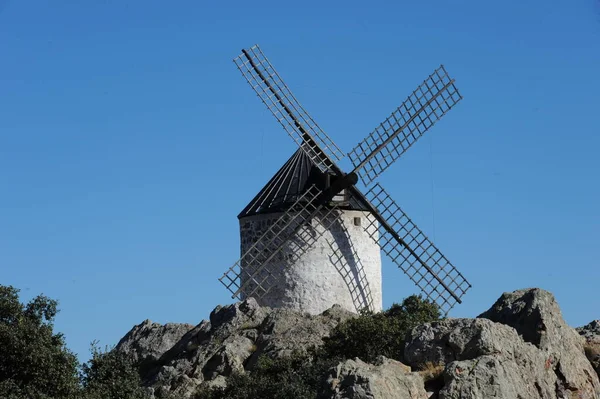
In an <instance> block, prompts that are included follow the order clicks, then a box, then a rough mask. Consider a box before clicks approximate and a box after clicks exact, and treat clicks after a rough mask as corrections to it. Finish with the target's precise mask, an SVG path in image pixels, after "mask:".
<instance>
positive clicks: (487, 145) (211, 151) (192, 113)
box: [0, 0, 600, 359]
mask: <svg viewBox="0 0 600 399" xmlns="http://www.w3.org/2000/svg"><path fill="white" fill-rule="evenodd" d="M368 3H369V5H367V2H363V1H361V2H357V1H343V2H325V1H320V2H316V1H302V2H291V3H290V2H281V1H277V2H275V1H262V2H248V1H246V2H231V1H229V2H199V1H178V2H164V1H160V2H159V1H110V0H106V1H79V2H78V1H59V0H53V1H37V2H33V1H30V2H28V1H15V0H12V1H11V0H0V54H1V55H0V57H1V58H0V190H1V195H0V283H1V284H11V285H14V286H16V287H18V288H20V289H22V290H23V291H22V293H23V299H24V300H27V299H29V298H31V297H32V296H33V295H36V294H39V293H44V294H46V295H48V296H50V297H53V298H57V299H58V300H59V301H60V307H61V309H62V310H61V313H60V314H59V316H58V318H57V321H56V326H57V328H58V330H59V331H62V332H64V333H65V334H66V337H67V343H68V345H69V346H70V347H71V348H72V349H73V350H74V351H76V352H77V353H78V354H79V355H80V356H81V358H82V359H85V358H87V356H88V345H89V343H90V342H91V341H92V340H94V339H98V340H100V344H101V345H112V344H115V343H116V342H117V341H118V339H119V338H120V337H121V336H123V335H124V334H125V333H126V332H127V331H128V330H129V329H130V328H131V327H132V326H133V325H134V324H137V323H139V322H141V321H142V320H144V319H146V318H149V319H151V320H153V321H158V322H161V323H164V322H188V323H194V324H195V323H198V322H200V320H201V319H203V318H207V317H208V315H209V312H210V311H211V310H212V309H213V308H214V307H215V306H216V305H217V304H226V303H230V302H231V299H230V297H229V296H228V293H227V292H226V291H225V289H224V288H223V287H222V286H221V285H220V284H219V283H218V281H217V278H218V277H219V276H220V275H221V274H222V273H223V271H224V270H225V269H226V268H227V267H229V266H230V265H231V264H232V263H233V262H234V261H235V260H236V259H237V258H238V257H239V231H238V221H237V219H236V215H237V213H238V212H239V211H240V210H241V209H242V208H243V207H244V206H245V205H246V203H247V202H248V201H249V200H250V199H251V198H252V197H253V195H254V194H255V193H256V192H257V191H258V190H259V189H260V188H261V187H262V186H263V185H264V183H265V182H266V181H267V180H268V179H269V178H270V177H271V175H272V173H274V172H275V171H276V170H277V169H278V168H279V166H280V165H281V164H282V163H283V162H284V161H285V160H286V159H287V158H288V157H289V155H290V154H291V153H292V152H293V151H294V150H295V146H294V144H293V143H292V142H291V140H290V139H289V138H288V137H287V136H286V135H285V133H284V132H283V130H282V129H281V127H280V126H279V125H278V124H277V123H276V122H275V120H274V119H273V118H272V116H271V115H270V114H268V112H267V111H266V110H265V109H264V108H263V105H262V104H261V103H260V101H259V100H258V99H257V98H256V97H255V95H254V93H253V92H252V91H251V90H250V88H249V87H248V85H247V84H246V83H245V82H244V81H243V79H242V77H241V76H240V75H239V73H238V71H237V69H236V68H235V66H234V64H233V63H232V61H231V60H232V58H233V57H235V56H236V55H237V54H239V52H240V49H241V48H242V47H249V46H251V45H253V44H255V43H259V44H260V45H261V47H262V49H263V50H264V51H265V53H266V54H267V56H268V57H269V58H270V60H271V61H272V62H273V64H274V65H275V66H276V68H277V69H278V70H279V72H280V74H281V75H282V76H283V77H284V79H285V80H286V82H287V83H288V85H289V86H290V87H291V89H292V91H293V92H294V93H295V94H296V96H297V97H298V98H299V100H300V101H301V103H302V104H303V105H304V106H305V107H306V109H307V110H308V111H309V112H310V113H311V114H312V115H313V117H314V118H315V119H316V120H317V121H318V123H319V124H320V125H321V127H322V128H323V129H324V130H325V131H327V132H328V134H329V135H330V136H331V137H332V138H333V139H334V140H335V141H336V142H337V143H338V145H339V146H340V147H341V148H342V149H343V150H344V151H346V152H347V151H349V150H350V149H351V148H352V147H353V146H354V144H355V143H357V142H358V141H360V140H361V139H362V138H363V137H364V136H365V135H367V134H368V133H369V132H370V131H371V130H372V129H373V128H374V127H375V126H376V125H377V124H378V123H379V122H381V121H382V120H383V119H384V118H385V117H387V115H388V114H389V113H390V112H391V111H392V110H393V109H395V108H396V107H397V106H398V105H399V104H400V103H401V102H402V101H403V100H404V98H405V97H406V96H407V95H408V94H409V93H410V92H411V91H412V90H413V89H414V88H415V87H416V86H417V85H418V84H419V83H420V82H421V81H422V80H423V79H424V78H425V77H426V76H427V75H428V74H429V73H430V72H431V71H433V69H435V68H436V67H437V66H438V65H439V64H440V63H443V64H445V66H446V68H447V70H448V71H449V72H450V74H451V75H452V76H453V77H454V78H456V81H457V86H458V87H459V89H460V91H461V92H462V94H463V96H464V98H465V99H464V100H463V101H462V102H461V103H460V104H459V105H458V106H457V107H456V108H455V109H453V110H452V111H451V112H450V113H449V114H448V115H447V116H446V117H444V119H443V120H442V121H441V122H439V123H438V124H437V125H436V126H435V127H434V128H433V129H432V131H431V132H429V133H428V134H427V135H426V136H425V137H424V138H423V139H421V141H420V142H419V143H417V145H416V146H415V147H413V148H412V149H411V150H410V151H409V152H408V153H407V154H406V155H405V156H404V157H403V158H402V159H400V160H399V161H398V162H397V163H396V164H395V165H394V166H393V167H392V168H391V169H389V170H388V171H386V173H385V174H384V175H383V177H382V179H381V183H382V185H383V186H384V187H386V189H387V190H388V191H389V192H390V193H391V194H392V195H393V196H394V197H395V199H396V200H397V202H398V203H399V204H400V205H401V206H402V207H403V208H404V209H405V211H406V212H407V213H408V214H409V215H410V216H411V217H412V218H413V219H414V221H415V222H416V223H417V224H418V225H419V226H420V227H421V228H422V229H423V230H424V231H425V232H426V234H428V235H429V236H430V237H431V238H434V239H435V242H436V243H437V244H438V246H439V247H440V248H441V249H442V251H443V252H444V253H445V254H446V255H447V256H448V258H449V259H451V260H452V261H453V262H454V263H455V264H456V265H457V266H458V267H459V269H460V270H461V271H462V272H463V273H464V274H465V276H466V277H467V278H468V279H469V280H470V281H471V282H472V284H473V289H472V290H471V291H470V292H469V293H468V295H467V296H466V297H465V298H464V304H463V305H461V306H458V307H457V308H455V309H454V311H453V312H452V313H451V315H452V316H455V317H460V316H475V315H477V314H479V313H480V312H482V311H484V310H485V309H487V308H488V307H489V306H490V305H491V304H492V303H493V301H494V300H495V299H497V298H498V296H499V295H500V294H501V293H502V292H504V291H510V290H514V289H518V288H525V287H533V286H535V287H542V288H545V289H547V290H550V291H552V292H553V293H554V294H555V295H556V296H557V298H558V300H559V302H560V305H561V307H562V310H563V313H564V315H565V317H566V319H567V321H568V322H569V323H570V324H572V325H581V324H584V323H587V322H589V321H591V320H592V319H597V318H600V310H599V309H600V297H599V296H598V283H599V281H600V260H599V254H598V248H599V247H600V246H599V241H600V211H599V210H598V205H599V204H600V183H599V181H600V180H599V174H600V157H599V156H598V151H599V147H600V127H599V122H600V120H599V117H600V3H599V2H598V0H581V1H573V0H554V1H548V0H546V1H541V0H531V1H526V2H523V1H515V0H513V1H509V2H506V1H504V2H488V1H475V0H472V1H466V0H464V1H452V2H442V1H429V2H419V1H412V2H397V1H396V2H385V3H384V2H368ZM345 165H348V162H347V160H346V163H345ZM383 274H384V279H385V282H384V304H385V305H386V306H389V305H390V304H391V303H392V302H394V301H399V300H401V299H402V298H403V297H405V296H408V295H410V294H412V293H414V292H415V289H414V288H413V286H412V284H411V283H410V282H409V281H408V280H407V279H406V278H405V277H404V275H403V274H402V273H401V272H400V271H399V270H398V269H396V267H395V266H393V265H392V264H391V263H390V262H388V261H387V260H386V261H385V263H384V265H383Z"/></svg>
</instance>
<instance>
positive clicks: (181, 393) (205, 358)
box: [124, 298, 355, 399]
mask: <svg viewBox="0 0 600 399" xmlns="http://www.w3.org/2000/svg"><path fill="white" fill-rule="evenodd" d="M354 316H355V315H354V314H353V313H351V312H348V311H345V310H343V309H341V307H339V306H334V307H333V308H331V309H329V310H328V311H326V312H324V313H323V314H321V315H317V316H311V315H309V314H307V313H301V312H295V311H292V310H289V309H275V310H273V309H270V308H266V307H260V306H259V305H258V304H257V302H256V301H255V300H254V299H253V298H249V299H247V300H244V301H242V302H237V303H234V304H232V305H228V306H218V307H217V308H215V310H214V311H213V312H212V313H211V315H210V321H208V320H203V321H202V322H201V323H200V324H198V325H197V326H195V327H191V326H190V327H191V328H189V329H188V331H187V332H186V333H185V334H183V336H181V337H180V339H179V341H178V342H175V343H172V344H171V348H170V349H169V350H163V351H162V354H161V356H160V358H159V359H158V360H157V361H156V362H155V364H154V367H152V368H151V369H148V370H143V371H145V372H144V375H143V376H142V377H143V382H144V385H145V386H146V387H148V388H149V389H150V390H151V391H152V392H153V397H155V398H167V397H177V398H182V399H187V398H190V397H192V396H193V394H194V393H195V392H196V391H197V389H198V387H200V386H204V387H210V386H224V385H225V384H226V381H225V378H226V377H227V376H229V375H231V374H232V373H234V372H238V373H243V372H245V371H246V370H249V369H251V368H252V367H253V366H254V364H255V363H256V361H257V360H258V358H259V357H260V356H261V355H265V356H270V357H274V358H276V357H280V356H287V355H289V354H291V353H293V352H303V351H306V350H308V349H309V348H311V347H316V346H320V345H322V343H323V341H322V338H323V337H325V336H327V335H329V333H330V331H331V329H333V328H334V327H335V326H336V325H337V324H338V323H339V322H340V321H341V320H345V319H347V318H350V317H354ZM135 329H136V328H134V330H135ZM132 331H133V330H132ZM129 335H131V337H133V338H134V337H141V336H140V335H139V334H131V332H130V333H129V334H128V336H129ZM133 338H132V339H133ZM132 339H130V340H129V341H128V342H130V343H129V346H135V345H136V344H135V342H133V341H132ZM140 347H142V348H143V347H144V346H140ZM124 348H125V347H124ZM141 353H142V354H143V350H142V351H141ZM154 356H155V357H156V354H154Z"/></svg>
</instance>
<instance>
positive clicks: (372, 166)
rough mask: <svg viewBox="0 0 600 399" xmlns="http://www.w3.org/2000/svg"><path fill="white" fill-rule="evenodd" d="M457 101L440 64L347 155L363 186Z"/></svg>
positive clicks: (456, 94) (457, 96)
mask: <svg viewBox="0 0 600 399" xmlns="http://www.w3.org/2000/svg"><path fill="white" fill-rule="evenodd" d="M461 99H462V96H461V95H460V93H459V92H458V90H457V89H456V87H455V86H454V80H453V79H451V78H450V76H449V75H448V73H447V72H446V70H445V69H444V66H443V65H442V66H440V67H439V68H438V69H436V70H435V71H434V72H433V73H432V74H431V75H429V77H428V78H427V79H425V81H424V82H423V83H422V84H421V85H420V86H419V87H417V89H416V90H415V91H413V93H412V94H411V95H410V96H408V98H407V99H406V100H405V101H404V102H403V103H402V105H401V106H400V107H398V108H397V109H396V110H395V111H394V112H392V114H391V115H390V116H389V117H388V118H387V119H386V120H384V121H383V122H382V123H381V124H380V125H379V126H378V127H377V128H375V130H374V131H373V132H372V133H371V134H370V135H369V136H367V137H366V138H365V139H364V140H363V141H362V142H360V143H359V144H358V145H357V146H356V147H354V149H352V151H350V153H349V154H348V157H349V158H350V160H351V161H352V164H353V165H354V167H355V171H357V173H358V174H359V175H360V177H361V179H362V180H363V182H364V183H365V185H369V184H370V183H371V182H372V181H373V180H374V179H375V178H376V177H377V176H379V175H380V174H381V173H382V172H383V171H384V170H386V169H387V168H388V167H389V166H390V165H391V164H392V163H394V161H395V160H396V159H398V158H399V157H400V156H401V155H402V154H404V152H405V151H406V150H407V149H408V148H410V146H412V145H413V144H414V143H415V141H417V140H418V139H419V138H420V137H421V136H422V135H423V134H424V133H425V132H426V131H427V130H428V129H429V128H431V127H432V126H433V125H434V124H435V123H436V122H437V121H438V120H439V119H440V118H441V117H442V116H444V115H445V114H446V113H447V112H448V111H449V110H450V109H451V108H452V107H453V106H455V105H456V104H457V103H458V102H459V101H460V100H461Z"/></svg>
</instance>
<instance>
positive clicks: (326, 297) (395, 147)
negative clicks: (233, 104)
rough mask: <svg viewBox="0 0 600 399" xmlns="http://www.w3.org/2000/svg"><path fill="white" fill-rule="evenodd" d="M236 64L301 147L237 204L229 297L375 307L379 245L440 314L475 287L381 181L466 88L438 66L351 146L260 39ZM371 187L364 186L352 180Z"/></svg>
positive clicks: (317, 308) (310, 306)
mask: <svg viewBox="0 0 600 399" xmlns="http://www.w3.org/2000/svg"><path fill="white" fill-rule="evenodd" d="M234 61H235V63H236V65H237V66H238V68H239V70H240V71H241V72H242V74H243V76H244V77H245V78H246V80H247V81H248V83H249V84H250V86H251V87H252V88H253V89H254V91H255V92H256V93H257V95H258V96H259V97H260V98H261V100H262V101H263V103H264V104H265V105H266V106H267V107H268V108H269V110H270V111H271V112H272V114H273V115H274V116H275V118H276V119H277V120H278V121H279V122H280V123H281V125H282V126H283V128H284V129H285V130H286V131H287V133H288V134H289V135H290V137H292V139H294V141H295V142H296V143H297V144H298V146H299V147H300V148H299V149H298V151H297V152H296V153H295V154H294V155H293V156H292V157H291V158H290V159H289V160H288V161H287V162H286V163H285V165H284V166H283V167H282V168H281V169H280V170H279V171H278V172H277V173H276V174H275V175H274V176H273V178H272V179H271V180H270V181H269V182H268V183H267V185H266V186H265V187H264V188H263V189H262V190H261V191H260V192H259V193H258V195H256V197H255V198H254V199H253V200H252V201H251V202H250V203H249V204H248V206H247V207H246V208H245V209H244V210H243V211H242V212H241V213H240V215H239V216H238V217H239V220H240V231H241V249H242V257H241V258H240V259H239V260H238V261H237V262H236V263H235V264H234V265H233V266H232V267H230V268H229V269H228V270H227V271H226V272H225V274H223V276H222V277H221V278H220V279H219V280H220V281H221V282H222V283H223V284H224V285H225V286H226V287H227V289H229V290H230V291H231V292H232V293H233V297H234V298H239V299H241V298H245V297H254V298H255V299H257V301H258V302H259V303H260V304H261V305H265V306H271V307H290V308H295V309H300V310H303V311H307V312H310V313H313V314H315V313H320V312H322V311H323V310H325V309H328V308H329V307H331V306H332V305H333V304H336V303H337V304H340V305H342V306H343V307H345V308H347V309H349V310H351V311H359V310H361V309H370V310H373V311H378V310H381V306H382V300H381V258H380V252H381V250H383V252H384V253H385V254H386V255H387V256H388V257H389V258H390V259H391V260H392V261H393V262H394V263H396V264H397V265H398V267H399V268H400V269H402V271H403V272H404V273H405V274H407V275H408V276H409V278H410V279H411V280H412V281H413V282H414V283H415V284H416V285H417V286H418V287H419V288H420V290H421V291H422V292H423V293H424V294H425V296H426V297H427V298H428V299H430V300H431V301H433V302H435V303H436V304H437V305H438V306H439V307H440V309H441V311H442V312H443V313H444V314H447V313H448V311H449V310H450V309H451V308H452V307H453V306H454V305H455V304H456V303H461V298H462V296H463V295H464V294H465V293H466V291H467V290H468V289H469V288H470V287H471V285H470V284H469V283H468V281H467V280H466V279H465V278H464V277H463V275H462V274H461V273H460V272H459V271H458V270H457V269H456V268H455V267H454V266H453V265H452V264H451V263H450V262H449V261H448V259H446V257H445V256H444V255H442V254H441V252H440V251H439V250H438V249H437V247H435V245H434V244H433V243H432V242H431V241H429V239H428V238H427V237H426V236H425V235H424V234H423V233H422V232H421V230H419V228H418V227H417V226H416V225H415V224H414V223H413V222H412V221H411V220H410V219H409V218H408V216H407V215H406V214H405V213H404V212H403V211H402V210H401V209H400V207H399V206H398V205H397V204H396V203H395V202H394V201H393V200H392V198H391V197H390V196H389V195H388V194H387V193H386V192H385V191H384V190H383V188H382V187H381V185H380V184H379V183H376V184H373V180H374V179H375V178H377V176H379V175H380V174H381V173H382V172H383V171H384V170H385V169H387V168H388V167H389V166H390V165H391V164H392V163H393V162H394V161H395V160H396V159H398V158H399V157H400V156H401V155H402V154H403V153H404V152H405V151H406V150H407V149H408V148H409V147H410V146H411V145H412V144H413V143H414V142H415V141H416V140H417V139H418V138H419V137H420V136H422V135H423V134H424V133H425V132H426V131H427V130H428V129H429V128H430V127H431V126H433V124H435V122H437V120H439V119H440V118H441V117H442V116H443V115H444V114H445V113H446V112H448V111H449V110H450V109H451V108H452V107H453V106H454V105H456V104H457V103H458V102H459V101H460V100H461V99H462V97H461V96H460V94H459V93H458V90H457V89H456V87H455V86H454V80H453V79H451V78H450V77H449V76H448V74H447V72H446V70H445V69H444V67H443V66H440V67H439V68H438V69H436V70H435V71H434V72H433V73H432V74H431V75H429V77H428V78H427V79H425V81H424V82H423V83H422V84H421V85H420V86H419V87H418V88H417V89H416V90H415V91H414V92H413V93H412V94H411V95H410V96H409V97H408V98H407V99H406V100H405V101H404V103H403V104H402V105H401V106H400V107H398V109H396V110H395V111H394V112H393V113H392V114H391V115H390V116H389V117H388V118H387V119H386V120H385V121H383V122H382V123H381V124H380V125H379V126H378V127H377V128H376V129H375V130H374V131H373V132H372V133H371V134H370V135H369V136H367V137H366V138H365V139H364V140H363V141H362V142H361V143H359V144H358V145H357V146H356V147H355V148H354V149H353V150H352V151H351V152H350V153H349V154H348V156H349V158H350V160H351V162H352V164H353V165H354V169H353V170H352V171H351V172H350V173H344V172H343V171H342V170H341V169H340V167H339V166H338V165H337V163H336V162H337V161H339V160H340V159H341V158H343V154H342V152H341V151H340V150H339V148H338V147H337V146H336V145H335V144H334V143H333V142H332V141H331V139H330V138H329V137H328V136H327V135H326V134H325V132H323V130H321V128H319V127H318V126H317V124H316V123H315V121H314V120H313V119H312V118H311V117H310V115H308V113H307V112H306V111H305V110H304V108H302V106H301V105H300V104H299V103H298V101H297V100H296V99H295V98H294V96H293V95H292V93H291V92H290V90H289V89H288V87H287V86H286V85H285V83H283V81H282V80H281V77H280V76H279V75H278V74H277V72H276V71H275V69H274V68H273V66H272V65H271V64H270V63H269V61H268V60H267V59H266V57H265V56H264V54H263V53H262V51H261V50H260V49H259V48H258V46H254V47H252V48H250V49H247V50H242V54H241V55H240V56H238V57H237V58H236V59H235V60H234ZM359 177H360V180H361V181H362V183H363V184H364V185H365V186H366V187H367V188H368V190H367V191H366V193H365V194H363V193H362V192H361V191H360V190H359V189H358V187H357V186H356V185H357V183H358V180H359Z"/></svg>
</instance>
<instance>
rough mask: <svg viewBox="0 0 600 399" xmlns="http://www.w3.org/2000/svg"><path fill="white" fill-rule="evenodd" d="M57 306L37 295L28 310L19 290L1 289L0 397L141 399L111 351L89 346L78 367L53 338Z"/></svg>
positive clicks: (127, 365) (127, 366)
mask: <svg viewBox="0 0 600 399" xmlns="http://www.w3.org/2000/svg"><path fill="white" fill-rule="evenodd" d="M57 313H58V303H57V302H56V301H55V300H53V299H50V298H48V297H45V296H43V295H39V296H37V297H35V298H34V299H32V300H31V301H30V302H29V303H28V304H27V305H23V304H22V303H21V302H20V301H19V290H18V289H16V288H14V287H11V286H3V285H0V398H2V399H74V398H77V399H142V398H145V397H146V396H145V394H144V391H143V389H142V388H141V387H140V377H139V374H138V370H137V368H136V365H134V364H133V363H132V362H131V361H130V360H129V359H127V358H126V357H125V356H124V355H123V354H121V353H118V352H115V351H107V352H101V351H100V350H99V349H98V348H97V347H96V345H95V344H92V358H91V359H90V361H89V362H87V363H86V364H84V365H82V373H81V374H80V373H79V364H78V362H77V358H76V356H75V355H74V354H73V353H72V352H71V351H69V350H68V349H67V348H66V346H65V341H64V337H63V335H62V334H58V333H54V331H53V329H54V324H53V323H54V318H55V317H56V314H57Z"/></svg>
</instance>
